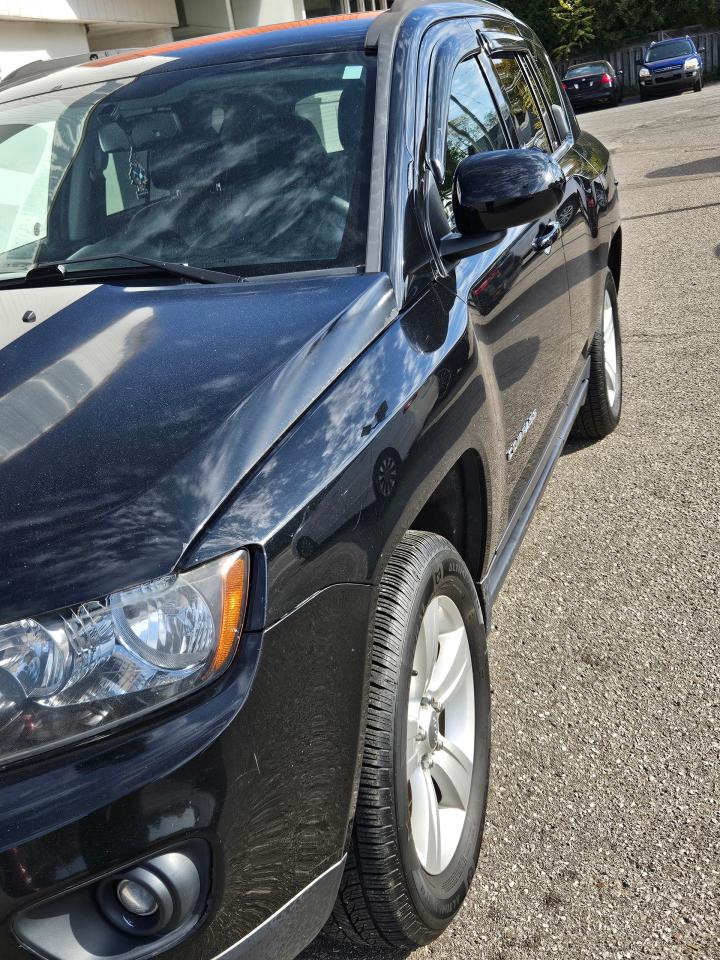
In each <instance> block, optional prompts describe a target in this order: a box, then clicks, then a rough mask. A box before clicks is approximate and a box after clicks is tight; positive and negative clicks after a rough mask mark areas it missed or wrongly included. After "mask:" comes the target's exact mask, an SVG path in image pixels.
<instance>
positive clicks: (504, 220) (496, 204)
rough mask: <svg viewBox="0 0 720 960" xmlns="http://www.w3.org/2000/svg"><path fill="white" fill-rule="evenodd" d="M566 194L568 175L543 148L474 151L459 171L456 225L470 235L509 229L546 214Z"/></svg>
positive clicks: (454, 204) (456, 185)
mask: <svg viewBox="0 0 720 960" xmlns="http://www.w3.org/2000/svg"><path fill="white" fill-rule="evenodd" d="M564 193H565V175H564V174H563V172H562V170H561V169H560V167H559V166H558V164H557V162H556V161H555V160H553V158H552V157H550V156H548V154H546V153H542V151H540V150H492V151H490V152H488V153H476V154H473V155H472V156H470V157H466V158H465V159H464V160H463V161H462V162H461V163H460V164H459V165H458V168H457V170H456V171H455V179H454V181H453V212H454V214H455V223H456V225H457V229H458V231H459V232H460V233H461V234H466V235H476V234H479V233H490V232H495V231H498V230H507V229H508V228H509V227H517V226H519V225H520V224H523V223H531V222H532V221H533V220H538V219H539V218H540V217H545V216H547V215H548V214H549V213H551V212H552V211H553V210H554V209H555V208H556V207H557V206H558V205H559V204H560V203H561V202H562V199H563V195H564Z"/></svg>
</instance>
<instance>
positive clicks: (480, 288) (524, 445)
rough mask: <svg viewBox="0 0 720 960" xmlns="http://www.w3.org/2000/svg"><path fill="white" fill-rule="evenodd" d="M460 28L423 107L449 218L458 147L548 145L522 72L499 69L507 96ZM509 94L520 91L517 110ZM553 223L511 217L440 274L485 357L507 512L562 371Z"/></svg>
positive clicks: (541, 444)
mask: <svg viewBox="0 0 720 960" xmlns="http://www.w3.org/2000/svg"><path fill="white" fill-rule="evenodd" d="M469 35H470V36H471V37H472V38H473V40H474V43H473V44H471V47H474V49H467V50H465V51H463V53H462V55H458V52H457V47H456V46H455V47H454V48H453V53H454V55H455V61H454V63H453V64H452V65H451V67H449V66H448V64H447V63H445V64H438V66H437V68H436V70H435V71H434V73H433V74H432V77H431V87H430V98H429V108H428V109H429V114H430V115H429V118H428V149H429V154H430V156H429V158H428V159H429V163H430V165H431V167H432V168H433V170H434V172H435V176H436V178H437V182H438V185H439V189H440V191H441V195H442V199H443V202H444V206H445V211H446V216H447V217H448V220H449V221H450V224H451V225H452V209H451V191H452V179H453V175H454V173H455V170H456V168H457V166H458V164H459V163H460V161H461V160H462V159H463V158H464V157H465V156H468V155H469V154H470V153H477V152H480V151H483V150H502V149H508V148H511V147H517V146H519V145H520V144H522V145H524V146H528V147H537V148H538V149H546V150H548V151H550V150H551V145H550V142H549V140H548V136H547V133H546V132H545V128H544V122H543V120H542V116H541V111H540V108H539V106H538V105H537V103H536V101H535V99H534V96H533V95H532V94H531V91H530V87H529V85H528V83H527V80H526V78H525V76H524V74H520V75H519V77H517V76H516V77H515V78H511V77H507V76H506V77H505V82H506V83H507V84H508V86H509V88H510V94H509V98H510V99H509V98H507V97H506V94H505V93H504V92H503V89H502V88H501V87H500V83H499V81H498V78H497V77H496V74H495V71H494V68H493V66H492V64H491V62H490V60H489V59H488V57H487V56H486V55H485V54H484V53H483V52H482V50H481V48H480V41H479V40H478V39H477V38H476V37H475V34H474V33H472V32H471V33H470V34H469ZM439 55H440V54H439ZM500 72H502V68H501V71H500ZM513 84H515V85H513ZM518 84H522V85H523V87H522V89H520V88H519V87H518V86H517V85H518ZM518 98H524V99H523V103H524V107H523V109H524V111H525V112H524V114H523V117H522V118H519V117H518V116H517V112H518V110H519V107H518ZM511 102H512V103H514V104H515V109H516V116H515V117H513V115H512V112H511V106H510V103H511ZM440 111H442V120H441V119H440V118H439V117H438V113H440ZM435 229H437V227H436V228H435ZM561 232H562V231H561V227H560V225H559V223H558V221H557V216H550V217H545V218H543V219H541V220H536V221H534V222H532V223H529V224H525V225H523V226H520V227H515V228H513V229H511V230H508V231H507V233H506V235H505V236H504V237H503V239H502V240H501V241H500V242H499V243H498V245H497V246H495V247H493V248H492V249H491V250H488V251H485V252H483V253H479V254H476V255H474V256H469V257H466V258H464V259H462V260H461V261H459V263H457V265H456V266H455V268H454V270H453V272H452V274H451V276H450V277H448V281H450V282H452V284H453V285H454V289H455V291H456V293H457V295H458V296H459V297H460V298H461V299H462V300H463V301H464V302H465V303H466V304H467V309H468V316H469V320H470V322H471V323H472V326H473V330H474V333H475V337H476V338H477V341H478V345H479V348H480V350H482V351H483V352H484V353H485V354H486V356H488V357H489V359H490V362H491V369H492V378H493V381H494V384H493V386H494V387H495V394H496V409H497V413H498V416H499V418H500V420H501V422H502V437H503V441H502V442H503V451H502V456H503V462H504V465H505V471H506V478H505V480H506V482H505V488H506V490H507V509H508V516H507V518H508V520H509V519H510V518H511V517H512V515H513V514H514V512H515V510H516V509H517V507H518V506H519V505H520V503H521V500H522V497H523V494H524V493H525V492H526V491H527V489H528V486H529V485H530V483H531V480H532V477H533V473H534V471H535V469H536V467H537V466H538V463H539V461H540V459H541V456H542V453H543V451H544V450H545V447H546V446H547V443H548V441H549V439H550V437H551V434H552V432H553V430H554V428H555V425H556V423H557V420H558V417H559V412H560V409H561V407H562V404H563V400H564V397H565V391H566V386H567V382H568V380H569V373H568V370H569V366H570V335H571V325H570V305H569V297H568V289H567V277H566V271H565V261H564V258H563V253H562V244H561V239H560V237H561Z"/></svg>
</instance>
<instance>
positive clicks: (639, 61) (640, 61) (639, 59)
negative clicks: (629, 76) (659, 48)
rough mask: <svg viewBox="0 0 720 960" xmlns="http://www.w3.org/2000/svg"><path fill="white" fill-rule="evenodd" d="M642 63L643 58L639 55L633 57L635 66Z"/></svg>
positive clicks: (639, 65)
mask: <svg viewBox="0 0 720 960" xmlns="http://www.w3.org/2000/svg"><path fill="white" fill-rule="evenodd" d="M642 65H643V60H642V59H641V58H640V57H636V58H635V66H636V67H641V66H642Z"/></svg>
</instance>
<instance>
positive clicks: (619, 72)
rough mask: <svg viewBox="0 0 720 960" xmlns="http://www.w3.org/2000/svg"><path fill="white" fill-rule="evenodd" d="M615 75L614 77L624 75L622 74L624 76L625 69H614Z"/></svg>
mask: <svg viewBox="0 0 720 960" xmlns="http://www.w3.org/2000/svg"><path fill="white" fill-rule="evenodd" d="M615 76H616V77H624V76H625V71H624V70H616V71H615Z"/></svg>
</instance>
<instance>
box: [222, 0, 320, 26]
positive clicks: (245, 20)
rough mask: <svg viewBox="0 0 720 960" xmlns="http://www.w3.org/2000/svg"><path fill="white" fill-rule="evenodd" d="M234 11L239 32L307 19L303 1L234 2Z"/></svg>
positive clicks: (260, 0)
mask: <svg viewBox="0 0 720 960" xmlns="http://www.w3.org/2000/svg"><path fill="white" fill-rule="evenodd" d="M232 9H233V16H234V18H235V26H236V27H237V28H238V30H240V29H241V28H242V27H257V26H263V25H264V24H267V23H285V22H287V21H288V20H304V19H305V8H304V7H303V3H302V0H233V4H232Z"/></svg>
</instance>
